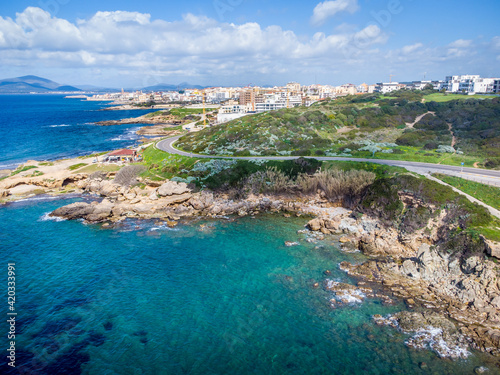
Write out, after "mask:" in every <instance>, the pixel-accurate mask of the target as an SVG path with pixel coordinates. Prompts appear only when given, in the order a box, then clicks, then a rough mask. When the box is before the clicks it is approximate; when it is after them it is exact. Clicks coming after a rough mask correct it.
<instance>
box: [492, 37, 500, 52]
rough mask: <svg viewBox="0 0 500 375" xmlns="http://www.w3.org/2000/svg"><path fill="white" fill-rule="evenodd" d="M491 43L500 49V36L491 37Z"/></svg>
mask: <svg viewBox="0 0 500 375" xmlns="http://www.w3.org/2000/svg"><path fill="white" fill-rule="evenodd" d="M491 45H492V47H493V48H495V49H500V36H495V37H493V39H491Z"/></svg>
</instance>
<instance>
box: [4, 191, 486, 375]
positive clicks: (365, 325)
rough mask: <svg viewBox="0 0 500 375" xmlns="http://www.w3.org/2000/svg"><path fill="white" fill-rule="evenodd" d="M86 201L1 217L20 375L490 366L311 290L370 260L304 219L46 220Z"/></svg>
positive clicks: (9, 210)
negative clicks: (442, 351) (437, 348)
mask: <svg viewBox="0 0 500 375" xmlns="http://www.w3.org/2000/svg"><path fill="white" fill-rule="evenodd" d="M75 199H77V198H72V199H71V200H64V201H61V200H53V199H47V200H37V201H33V200H31V201H30V200H28V201H24V202H17V203H12V204H9V205H7V206H3V207H1V208H0V222H1V223H2V231H1V234H0V244H1V245H0V246H1V247H0V251H1V256H2V259H5V263H7V262H15V263H16V269H17V280H16V282H17V310H18V313H19V315H18V319H19V321H18V323H17V330H18V335H17V337H16V343H17V350H18V353H17V355H18V366H21V367H18V369H24V370H29V371H32V372H33V373H37V374H57V373H71V374H78V373H83V374H434V373H435V374H471V373H473V369H474V368H475V367H476V366H480V365H482V364H484V360H485V357H483V356H481V355H480V354H479V353H472V354H471V356H470V357H469V358H468V359H467V360H456V361H451V360H445V359H439V358H438V357H437V356H436V355H435V354H434V353H432V352H430V351H415V350H411V349H409V348H407V347H406V346H405V345H404V341H405V340H406V339H407V338H408V336H406V335H403V334H401V333H399V332H398V331H396V330H394V329H391V328H389V327H378V326H376V325H375V324H374V323H373V322H372V319H371V316H372V315H373V314H382V315H386V314H389V313H393V312H396V311H400V310H401V309H404V305H403V304H402V303H398V304H397V305H396V306H384V305H382V303H381V302H380V301H379V300H377V299H367V300H365V301H364V302H363V303H355V304H352V305H349V306H346V307H343V308H337V309H332V308H331V307H330V303H329V299H330V298H331V297H332V293H331V292H328V291H326V290H325V289H324V288H322V287H320V288H313V287H312V285H313V284H314V282H319V283H320V285H323V283H324V282H325V280H326V279H327V278H328V279H332V280H336V281H341V282H351V283H352V282H353V280H350V279H349V278H348V277H347V275H346V274H345V273H344V272H342V271H341V270H339V267H338V264H339V263H340V262H341V261H344V260H348V261H351V262H361V261H363V255H362V254H360V253H354V254H346V253H343V252H342V251H340V250H339V249H338V248H337V246H336V244H335V243H333V242H330V241H324V242H323V243H322V244H321V246H323V247H322V248H316V246H317V244H309V243H307V242H305V241H304V235H301V234H297V230H299V229H302V227H303V225H304V223H305V222H306V221H307V219H305V218H283V217H279V216H262V217H258V218H242V219H237V220H234V221H233V220H218V221H196V222H192V223H187V224H182V225H179V226H178V227H176V228H174V229H170V228H167V227H166V226H164V225H162V224H161V223H157V222H153V221H143V222H138V221H131V220H129V221H126V222H124V223H122V224H121V225H118V226H116V227H113V228H102V227H101V226H99V225H84V224H82V223H81V222H78V221H55V220H47V217H46V216H44V215H45V214H46V213H48V212H50V211H51V210H53V209H55V208H56V207H59V206H61V205H63V204H67V203H69V202H71V201H73V200H75ZM284 241H297V242H299V244H300V245H299V246H293V247H286V246H285V245H284ZM5 267H6V264H5ZM325 270H331V275H328V276H325V275H324V271H325ZM422 362H425V365H424V364H422ZM486 365H487V366H488V367H489V368H490V371H489V373H490V374H492V373H496V372H495V371H496V370H495V367H494V366H492V365H491V364H486ZM3 368H4V367H3ZM14 373H15V372H14Z"/></svg>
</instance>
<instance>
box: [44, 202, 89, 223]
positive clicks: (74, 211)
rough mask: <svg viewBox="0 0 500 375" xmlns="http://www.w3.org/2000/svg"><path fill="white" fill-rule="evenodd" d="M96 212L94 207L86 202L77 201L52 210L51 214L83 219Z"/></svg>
mask: <svg viewBox="0 0 500 375" xmlns="http://www.w3.org/2000/svg"><path fill="white" fill-rule="evenodd" d="M93 212H94V207H93V206H92V205H90V204H88V203H85V202H76V203H72V204H68V205H66V206H63V207H60V208H58V209H57V210H55V211H52V212H51V213H50V214H49V216H53V217H61V218H63V219H68V220H74V219H81V218H84V217H86V216H87V215H90V214H92V213H93Z"/></svg>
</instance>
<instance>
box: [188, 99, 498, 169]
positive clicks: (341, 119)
mask: <svg viewBox="0 0 500 375" xmlns="http://www.w3.org/2000/svg"><path fill="white" fill-rule="evenodd" d="M391 95H392V94H391ZM398 95H399V97H396V96H390V97H385V96H373V95H372V96H369V95H368V96H367V95H365V96H358V97H350V98H342V99H338V100H336V101H327V102H321V103H316V104H315V105H313V106H311V107H309V108H305V107H297V108H293V109H287V110H281V111H273V112H266V113H261V114H256V115H252V116H247V117H244V118H241V119H237V120H234V121H231V122H229V123H227V124H222V125H219V126H215V127H212V128H210V129H206V130H204V131H202V132H199V133H196V134H194V133H193V134H188V135H187V136H185V137H183V138H182V139H181V140H180V141H179V142H178V146H179V147H180V148H182V149H185V150H188V151H192V152H195V153H202V154H209V155H234V156H249V155H256V156H258V155H262V156H265V155H297V156H298V155H302V156H309V155H312V156H315V155H317V156H322V155H331V156H336V155H340V154H342V153H343V152H344V150H345V148H346V147H347V148H348V149H350V150H351V151H350V152H348V153H347V154H348V155H351V156H353V157H360V158H366V157H372V156H373V153H372V152H369V151H358V150H356V149H359V148H361V147H363V145H360V144H359V143H358V142H359V141H372V142H375V143H381V142H385V143H387V142H389V143H394V142H397V143H398V144H399V147H383V146H382V147H381V149H385V150H389V149H391V148H392V149H393V153H383V152H377V153H376V154H375V155H374V156H375V158H380V159H395V160H408V161H422V162H429V163H442V164H450V165H460V164H461V163H462V162H464V163H465V165H468V166H472V165H473V164H474V163H475V162H480V163H484V162H485V161H486V160H487V158H489V157H493V158H495V157H499V156H500V155H497V154H498V153H495V151H494V148H495V147H494V145H495V142H494V141H493V142H490V144H483V143H485V142H484V141H482V139H484V134H483V133H481V131H482V130H481V129H473V130H470V129H468V128H467V127H468V126H469V123H470V120H469V118H471V116H473V114H474V113H473V111H474V110H475V109H474V107H472V109H471V108H465V109H464V111H465V114H466V115H468V116H469V118H467V119H466V120H464V123H458V122H459V120H457V119H456V118H453V116H452V114H453V113H454V112H456V111H455V107H457V108H458V109H462V107H458V104H456V103H474V101H466V100H467V99H471V97H469V96H464V95H446V94H441V93H432V94H428V95H423V94H418V93H412V92H408V93H401V94H398ZM479 97H480V98H481V99H486V98H488V97H486V96H479ZM456 99H461V100H460V101H457V100H456ZM431 101H432V102H434V103H435V105H436V106H438V108H437V109H436V108H434V105H433V104H432V103H431ZM436 102H440V103H441V104H436ZM447 102H449V103H450V105H451V106H452V107H450V108H451V109H449V108H448V107H447V106H446V103H447ZM424 103H425V104H424ZM443 103H444V104H443ZM497 107H499V108H500V106H497ZM430 110H433V111H434V112H435V111H439V112H440V113H438V116H435V117H434V118H433V117H432V116H431V115H428V117H427V116H426V117H425V118H424V119H423V120H422V121H421V123H419V124H417V125H415V128H416V129H408V127H407V126H406V123H409V122H413V121H414V120H415V118H416V117H417V116H418V115H421V114H424V113H426V112H428V111H430ZM447 110H448V112H449V113H445V112H446V111H447ZM488 110H490V108H488ZM497 110H498V109H497ZM467 111H468V112H467ZM477 111H482V112H483V113H486V112H487V110H483V109H481V108H479V109H477ZM441 112H443V116H440V115H441ZM487 115H488V116H489V117H488V118H487V119H486V120H488V121H490V122H491V121H492V120H491V119H494V118H495V116H494V115H492V114H490V113H488V114H487ZM446 116H448V117H449V120H450V121H455V122H457V124H456V126H457V127H458V128H457V129H454V128H453V131H454V135H455V136H456V137H457V140H458V146H457V147H458V148H462V147H464V148H465V149H464V151H466V152H465V155H452V154H446V153H445V154H443V153H437V152H435V149H436V148H437V146H438V145H448V146H449V145H451V133H450V132H449V129H448V126H447V117H446ZM480 121H483V119H481V120H480ZM493 121H494V120H493ZM419 126H420V127H419ZM452 126H455V123H453V124H452ZM481 126H483V125H481ZM485 126H486V127H487V128H488V127H489V128H491V126H490V124H489V123H488V122H485V125H484V126H483V129H484V127H485ZM469 127H470V126H469ZM497 127H498V126H497ZM495 129H496V128H495ZM455 130H456V131H455ZM496 131H497V130H493V133H494V132H496ZM471 134H472V135H474V137H475V139H472V140H471V139H469V138H470V136H471ZM476 135H477V136H476ZM494 135H495V134H493V136H494ZM499 136H500V134H499ZM487 137H489V138H490V139H491V137H492V135H491V134H489V135H487ZM357 143H358V144H357ZM424 146H426V147H424ZM492 150H493V151H492ZM487 166H488V165H487ZM489 167H495V165H489Z"/></svg>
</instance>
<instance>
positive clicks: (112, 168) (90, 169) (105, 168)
mask: <svg viewBox="0 0 500 375" xmlns="http://www.w3.org/2000/svg"><path fill="white" fill-rule="evenodd" d="M120 169H121V166H119V165H115V164H97V163H96V164H92V165H88V166H86V167H85V168H82V169H79V170H77V171H75V172H73V173H94V172H116V171H118V170H120Z"/></svg>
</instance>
